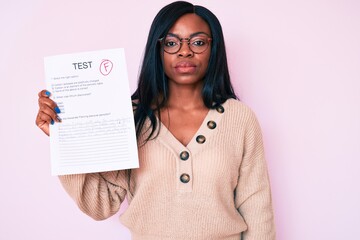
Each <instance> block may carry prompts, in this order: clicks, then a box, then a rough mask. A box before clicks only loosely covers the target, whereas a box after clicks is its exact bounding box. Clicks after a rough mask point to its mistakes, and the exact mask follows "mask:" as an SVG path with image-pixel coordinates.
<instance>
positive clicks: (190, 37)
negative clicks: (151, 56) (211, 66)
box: [158, 32, 212, 54]
mask: <svg viewBox="0 0 360 240" xmlns="http://www.w3.org/2000/svg"><path fill="white" fill-rule="evenodd" d="M200 34H203V35H206V36H207V37H208V38H207V41H208V44H207V47H206V48H205V49H204V50H203V51H201V52H194V51H193V50H192V49H191V46H190V40H191V39H192V38H193V37H196V36H197V35H200ZM167 36H171V37H176V38H177V39H179V41H180V47H179V49H178V50H177V51H176V52H168V51H166V50H165V47H164V44H165V39H166V37H167ZM158 41H159V42H160V45H161V48H162V49H163V50H164V52H166V53H168V54H176V53H178V52H179V51H180V50H181V48H182V44H183V42H184V41H186V42H187V45H188V47H189V49H190V51H191V52H193V53H195V54H201V53H203V52H205V51H206V50H207V49H208V48H209V46H210V44H211V41H212V38H211V37H210V36H209V34H207V33H204V32H197V33H193V34H191V35H190V36H189V37H188V38H180V37H179V36H178V35H176V34H172V33H169V34H167V35H166V36H165V37H162V38H159V39H158Z"/></svg>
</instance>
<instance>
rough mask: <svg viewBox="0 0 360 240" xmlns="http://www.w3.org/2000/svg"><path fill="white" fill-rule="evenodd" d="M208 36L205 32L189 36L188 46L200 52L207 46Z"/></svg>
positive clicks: (195, 51)
mask: <svg viewBox="0 0 360 240" xmlns="http://www.w3.org/2000/svg"><path fill="white" fill-rule="evenodd" d="M209 44H210V43H209V37H208V36H207V35H205V34H199V35H195V36H193V37H192V38H190V41H189V46H190V49H191V51H193V52H194V53H202V52H204V51H205V50H206V49H207V48H208V47H209Z"/></svg>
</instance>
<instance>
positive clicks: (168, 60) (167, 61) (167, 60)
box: [163, 54, 171, 76]
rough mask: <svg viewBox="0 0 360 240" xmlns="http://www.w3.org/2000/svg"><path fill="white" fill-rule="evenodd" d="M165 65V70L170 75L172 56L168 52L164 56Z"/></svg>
mask: <svg viewBox="0 0 360 240" xmlns="http://www.w3.org/2000/svg"><path fill="white" fill-rule="evenodd" d="M163 66H164V72H165V74H166V75H167V76H168V75H169V74H170V71H171V57H170V56H168V55H167V54H165V55H164V57H163Z"/></svg>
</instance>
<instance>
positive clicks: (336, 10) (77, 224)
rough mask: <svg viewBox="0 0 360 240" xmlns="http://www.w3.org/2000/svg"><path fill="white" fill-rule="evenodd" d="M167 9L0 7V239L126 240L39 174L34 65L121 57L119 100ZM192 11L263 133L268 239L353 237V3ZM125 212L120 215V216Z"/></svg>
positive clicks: (63, 4)
mask: <svg viewBox="0 0 360 240" xmlns="http://www.w3.org/2000/svg"><path fill="white" fill-rule="evenodd" d="M169 2H170V1H165V0H155V1H151V4H150V1H126V2H125V1H115V0H114V1H110V0H99V1H85V0H83V1H69V0H64V1H48V0H31V1H19V0H12V1H5V0H0V33H1V34H0V36H1V37H0V81H1V87H0V91H1V92H0V110H1V118H0V149H1V151H0V183H1V197H0V215H1V217H0V239H4V240H8V239H17V240H20V239H21V240H22V239H52V240H58V239H59V240H60V239H87V240H95V239H96V240H97V239H107V240H115V239H116V240H119V239H122V240H126V239H130V234H129V232H128V230H127V229H126V228H125V227H123V226H122V225H121V224H120V223H119V220H118V216H119V215H120V213H119V214H117V215H116V216H114V217H112V218H110V219H108V220H106V221H102V222H96V221H93V220H92V219H90V218H89V217H87V216H86V215H84V214H83V213H81V212H80V210H78V208H77V207H76V206H75V204H74V203H73V202H72V200H71V199H70V198H69V197H68V196H67V195H66V193H65V192H64V190H63V189H62V187H61V185H60V183H59V181H58V179H57V178H56V177H52V176H51V175H50V164H49V162H50V160H49V139H48V138H47V137H46V136H45V135H44V134H42V132H41V131H40V130H39V129H37V127H36V126H35V123H34V121H35V115H36V112H37V93H38V91H39V90H41V89H43V88H44V86H45V83H44V73H43V57H44V56H49V55H55V54H62V53H71V52H79V51H90V50H99V49H109V48H118V47H124V48H125V51H126V57H127V64H128V72H129V77H130V82H131V90H132V91H133V90H134V89H135V86H136V78H137V73H138V69H139V63H140V59H141V56H142V52H143V49H144V46H145V41H146V37H147V33H148V30H149V27H150V24H151V21H152V19H153V18H154V16H155V14H156V13H157V12H158V10H159V9H160V8H161V7H163V6H164V5H165V4H167V3H169ZM221 2H222V3H220V1H218V0H212V1H195V3H197V4H200V5H205V6H207V7H208V8H209V9H211V10H212V11H213V12H214V13H215V14H216V15H217V16H218V18H219V19H220V21H221V23H222V25H223V28H224V34H225V39H226V45H227V51H228V56H229V64H230V71H231V76H232V81H233V83H234V85H235V88H236V91H237V93H238V95H239V97H240V98H241V99H242V101H243V102H245V103H246V104H247V105H249V106H250V107H251V108H252V109H253V110H254V111H255V112H256V114H257V116H258V118H259V121H260V124H261V126H262V129H263V135H264V141H265V147H266V153H267V160H268V165H269V173H270V177H271V183H272V190H273V201H274V208H275V214H276V225H277V235H278V239H280V240H304V239H306V240H308V239H309V240H318V239H326V240H333V239H334V240H335V239H357V238H358V237H359V235H360V225H359V223H360V220H359V216H360V186H359V183H360V174H359V172H360V171H359V170H360V141H359V136H360V2H359V1H357V0H328V1H325V0H311V1H310V0H292V1H285V0H273V1H265V0H263V1H261V0H252V1H235V0H234V1H221ZM125 208H126V204H125V205H124V206H123V207H122V210H121V212H122V211H124V210H125Z"/></svg>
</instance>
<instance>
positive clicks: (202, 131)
mask: <svg viewBox="0 0 360 240" xmlns="http://www.w3.org/2000/svg"><path fill="white" fill-rule="evenodd" d="M226 105H227V104H226V102H225V103H224V104H222V106H223V108H225V106H226ZM223 115H224V113H223V112H221V111H220V112H219V111H218V110H217V109H210V110H209V112H208V113H207V115H206V116H205V118H204V120H203V122H202V123H201V125H200V127H199V129H198V130H197V131H196V133H195V134H194V136H193V137H192V138H191V140H190V142H189V143H188V144H187V145H186V146H184V145H183V144H182V143H181V142H180V141H179V140H178V139H177V138H176V137H175V136H174V135H173V134H172V133H171V132H170V131H169V129H168V128H167V127H166V126H165V125H164V124H163V123H162V122H161V121H159V119H157V120H158V121H159V125H160V132H159V135H158V136H157V139H158V140H159V141H160V142H161V143H162V144H164V145H165V146H166V147H168V148H170V149H171V150H172V151H174V153H175V154H179V153H181V152H182V151H189V152H190V153H191V154H192V155H194V154H196V153H197V152H199V151H200V150H201V149H202V148H203V147H206V145H207V144H208V143H209V141H211V137H212V135H213V133H214V132H216V131H217V128H218V127H216V126H218V125H219V123H220V120H221V118H222V116H223ZM209 122H210V123H209ZM214 123H215V128H214V127H211V126H213V125H211V124H214ZM208 125H210V127H209V126H208ZM197 139H198V140H197ZM199 140H200V141H199ZM201 140H203V141H204V142H203V143H202V141H201Z"/></svg>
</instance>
